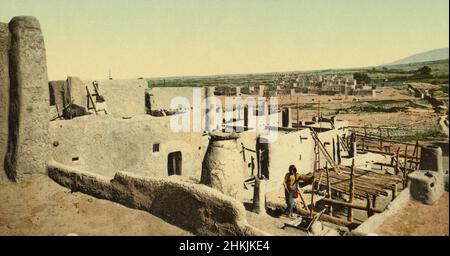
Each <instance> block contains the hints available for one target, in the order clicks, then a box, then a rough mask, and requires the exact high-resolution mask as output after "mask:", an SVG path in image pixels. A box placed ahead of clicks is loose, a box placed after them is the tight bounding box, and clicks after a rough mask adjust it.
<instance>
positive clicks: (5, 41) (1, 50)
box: [0, 23, 10, 182]
mask: <svg viewBox="0 0 450 256" xmlns="http://www.w3.org/2000/svg"><path fill="white" fill-rule="evenodd" d="M9 42H10V35H9V29H8V24H6V23H0V182H2V181H7V177H6V173H5V171H4V170H3V169H4V168H3V163H4V162H5V154H6V152H7V150H8V114H9V56H8V52H9Z"/></svg>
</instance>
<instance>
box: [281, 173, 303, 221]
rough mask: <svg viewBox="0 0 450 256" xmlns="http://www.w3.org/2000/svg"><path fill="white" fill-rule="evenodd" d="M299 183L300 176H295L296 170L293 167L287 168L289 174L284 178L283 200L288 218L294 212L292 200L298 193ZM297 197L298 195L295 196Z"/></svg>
mask: <svg viewBox="0 0 450 256" xmlns="http://www.w3.org/2000/svg"><path fill="white" fill-rule="evenodd" d="M299 181H300V174H297V168H296V167H295V165H290V166H289V172H288V173H286V175H285V176H284V182H283V186H284V199H285V201H286V205H287V207H286V211H285V213H286V214H289V217H292V216H293V210H294V205H295V202H294V199H295V198H296V196H295V194H297V193H298V182H299ZM297 195H298V194H297Z"/></svg>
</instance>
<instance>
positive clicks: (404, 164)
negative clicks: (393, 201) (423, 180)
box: [403, 145, 408, 188]
mask: <svg viewBox="0 0 450 256" xmlns="http://www.w3.org/2000/svg"><path fill="white" fill-rule="evenodd" d="M407 162H408V145H405V162H404V163H403V188H406V184H407V183H408V182H407V180H406V179H407V178H408V171H407V170H406V164H407Z"/></svg>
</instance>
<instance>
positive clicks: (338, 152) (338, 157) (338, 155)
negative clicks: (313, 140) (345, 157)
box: [336, 135, 341, 165]
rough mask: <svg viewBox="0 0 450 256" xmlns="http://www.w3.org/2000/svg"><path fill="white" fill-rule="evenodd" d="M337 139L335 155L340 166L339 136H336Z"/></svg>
mask: <svg viewBox="0 0 450 256" xmlns="http://www.w3.org/2000/svg"><path fill="white" fill-rule="evenodd" d="M336 138H337V149H336V153H337V164H338V165H339V164H341V143H340V138H339V135H336Z"/></svg>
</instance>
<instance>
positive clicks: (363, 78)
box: [353, 73, 371, 84]
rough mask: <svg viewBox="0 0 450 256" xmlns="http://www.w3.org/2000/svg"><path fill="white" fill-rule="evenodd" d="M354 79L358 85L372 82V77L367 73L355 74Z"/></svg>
mask: <svg viewBox="0 0 450 256" xmlns="http://www.w3.org/2000/svg"><path fill="white" fill-rule="evenodd" d="M353 78H354V79H355V80H356V82H357V83H358V84H360V83H365V84H368V83H370V81H371V79H370V77H369V76H368V75H367V74H366V73H354V74H353Z"/></svg>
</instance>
